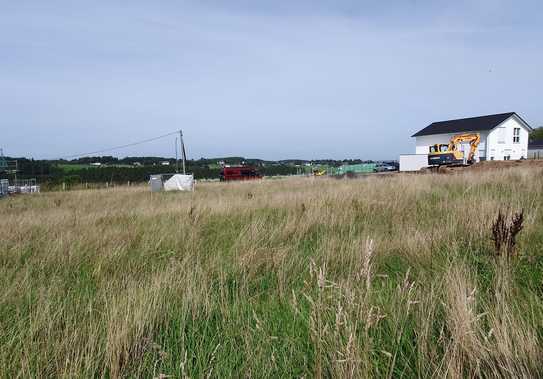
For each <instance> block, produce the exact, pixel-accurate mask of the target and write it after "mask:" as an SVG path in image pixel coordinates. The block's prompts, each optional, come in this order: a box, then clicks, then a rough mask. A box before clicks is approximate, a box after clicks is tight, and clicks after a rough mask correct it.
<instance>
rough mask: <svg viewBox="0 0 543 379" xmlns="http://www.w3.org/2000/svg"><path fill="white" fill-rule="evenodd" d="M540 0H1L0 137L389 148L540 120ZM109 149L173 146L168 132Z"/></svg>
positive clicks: (364, 155) (84, 145)
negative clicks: (456, 124)
mask: <svg viewBox="0 0 543 379" xmlns="http://www.w3.org/2000/svg"><path fill="white" fill-rule="evenodd" d="M541 20H543V2H541V1H539V0H526V1H522V0H519V1H512V0H511V1H510V0H473V1H463V0H458V1H450V0H447V1H444V0H432V1H426V0H405V1H400V0H392V1H364V0H357V1H355V0H300V1H294V0H269V1H268V0H263V1H258V0H228V1H218V0H211V1H210V0H207V1H206V0H201V1H181V0H179V1H173V0H170V1H167V0H157V1H139V0H131V1H129V2H128V1H113V0H108V1H102V0H93V1H89V2H74V1H58V0H48V1H43V0H39V1H25V0H18V1H8V0H0V89H1V90H0V147H2V148H3V149H4V154H6V155H9V156H26V157H33V158H36V159H56V158H61V157H66V156H71V155H76V154H83V153H86V152H91V151H95V150H100V149H104V148H108V147H112V146H117V145H124V144H127V143H131V142H135V141H139V140H144V139H147V138H152V137H155V136H159V135H162V134H166V133H169V132H172V131H175V130H178V129H183V133H184V136H185V143H186V147H187V153H188V156H189V158H196V159H198V158H200V157H220V156H245V157H251V158H262V159H287V158H304V159H319V158H323V159H324V158H333V159H343V158H361V159H397V158H398V155H399V154H402V153H413V152H414V141H413V138H411V137H410V136H411V135H412V134H413V133H415V132H416V131H418V130H419V129H422V128H423V127H425V126H427V125H428V124H430V123H431V122H433V121H439V120H446V119H451V118H461V117H470V116H477V115H484V114H491V113H502V112H509V111H516V112H517V113H519V114H520V115H521V117H523V118H524V119H525V120H526V121H527V122H528V123H529V124H530V125H532V126H540V125H543V106H542V104H543V102H542V100H543V96H542V93H543V91H542V90H543V23H542V22H541ZM109 154H110V155H116V156H120V157H122V156H142V155H158V156H174V154H175V137H174V136H171V137H168V138H164V139H161V140H158V141H154V142H152V143H147V144H143V145H139V146H136V147H132V148H127V149H123V150H117V151H114V152H111V153H108V155H109Z"/></svg>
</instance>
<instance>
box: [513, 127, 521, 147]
mask: <svg viewBox="0 0 543 379" xmlns="http://www.w3.org/2000/svg"><path fill="white" fill-rule="evenodd" d="M513 142H514V143H519V142H520V128H514V129H513Z"/></svg>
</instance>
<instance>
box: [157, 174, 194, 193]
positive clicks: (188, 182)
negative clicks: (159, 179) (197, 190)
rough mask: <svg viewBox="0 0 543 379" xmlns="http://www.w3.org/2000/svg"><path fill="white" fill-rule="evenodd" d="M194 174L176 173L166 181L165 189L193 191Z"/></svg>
mask: <svg viewBox="0 0 543 379" xmlns="http://www.w3.org/2000/svg"><path fill="white" fill-rule="evenodd" d="M193 190H194V176H193V175H183V174H175V175H173V176H172V177H171V178H170V179H168V180H166V181H165V182H164V191H193Z"/></svg>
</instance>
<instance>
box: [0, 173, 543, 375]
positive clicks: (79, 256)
mask: <svg viewBox="0 0 543 379" xmlns="http://www.w3.org/2000/svg"><path fill="white" fill-rule="evenodd" d="M542 174H543V172H542V171H541V170H540V169H535V168H533V169H518V170H515V171H513V170H505V171H504V170H496V171H489V172H477V173H466V172H465V173H461V174H458V175H405V176H404V175H393V176H388V177H370V178H365V179H357V180H333V179H326V178H303V179H302V178H299V179H285V180H276V181H268V180H265V181H260V182H251V183H234V184H223V183H208V184H200V185H198V186H197V188H196V191H195V192H194V193H159V194H156V193H155V194H152V193H150V192H148V190H147V188H145V187H131V188H112V189H107V190H94V191H90V190H89V191H73V192H64V193H63V192H56V193H43V194H39V195H36V196H20V197H15V198H10V199H4V200H1V201H0V220H1V228H0V288H1V289H2V290H1V293H0V346H1V349H0V376H1V377H10V378H13V377H38V378H39V377H66V378H74V377H112V378H118V377H142V378H143V377H148V378H151V377H155V378H158V377H161V378H164V377H176V378H181V377H196V378H197V377H274V378H275V377H289V378H290V377H387V378H398V377H406V378H413V377H435V378H442V377H454V378H460V377H462V378H463V377H541V376H542V375H543V348H542V346H543V345H542V343H543V214H542V212H543V210H542V209H541V205H542V204H543V192H542V188H543V175H542ZM521 209H524V225H523V230H522V231H521V232H520V233H519V235H518V242H517V247H516V255H515V256H514V257H511V258H510V259H505V258H503V257H501V256H500V257H497V256H496V253H495V251H494V245H493V242H492V240H491V237H492V231H491V230H492V223H493V221H494V220H495V219H496V216H497V214H498V211H499V210H502V211H504V212H515V211H519V210H521Z"/></svg>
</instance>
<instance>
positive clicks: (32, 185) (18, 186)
mask: <svg viewBox="0 0 543 379" xmlns="http://www.w3.org/2000/svg"><path fill="white" fill-rule="evenodd" d="M39 192H40V186H39V185H38V184H37V183H36V179H15V180H13V181H12V182H11V183H10V184H9V186H8V193H9V194H16V193H39Z"/></svg>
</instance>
